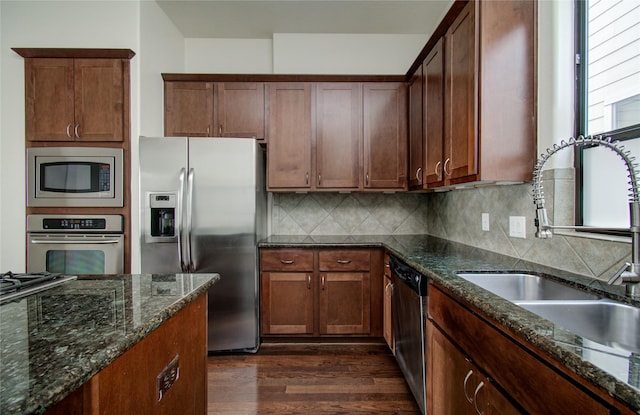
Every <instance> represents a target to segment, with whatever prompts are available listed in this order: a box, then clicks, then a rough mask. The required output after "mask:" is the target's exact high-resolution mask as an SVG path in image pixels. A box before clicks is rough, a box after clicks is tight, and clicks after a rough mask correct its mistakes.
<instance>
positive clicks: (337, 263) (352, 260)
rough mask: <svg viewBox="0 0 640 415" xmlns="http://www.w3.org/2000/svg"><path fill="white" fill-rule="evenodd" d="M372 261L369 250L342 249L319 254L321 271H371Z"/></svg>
mask: <svg viewBox="0 0 640 415" xmlns="http://www.w3.org/2000/svg"><path fill="white" fill-rule="evenodd" d="M370 261H371V252H370V251H369V250H362V249H357V250H356V249H346V250H342V249H340V250H330V251H320V252H319V253H318V262H319V269H320V271H369V268H370Z"/></svg>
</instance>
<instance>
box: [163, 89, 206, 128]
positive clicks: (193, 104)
mask: <svg viewBox="0 0 640 415" xmlns="http://www.w3.org/2000/svg"><path fill="white" fill-rule="evenodd" d="M164 108H165V112H164V135H165V136H167V137H209V136H211V135H212V131H213V126H214V123H213V83H211V82H165V83H164Z"/></svg>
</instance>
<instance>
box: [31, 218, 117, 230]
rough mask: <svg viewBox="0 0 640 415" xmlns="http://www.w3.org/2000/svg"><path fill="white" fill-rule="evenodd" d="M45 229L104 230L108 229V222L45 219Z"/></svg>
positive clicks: (43, 223) (83, 219) (99, 219)
mask: <svg viewBox="0 0 640 415" xmlns="http://www.w3.org/2000/svg"><path fill="white" fill-rule="evenodd" d="M42 227H43V228H44V229H47V230H48V229H65V230H68V229H83V230H104V229H105V228H106V227H107V221H106V220H105V219H102V218H96V219H87V218H81V219H59V218H53V219H44V220H43V221H42Z"/></svg>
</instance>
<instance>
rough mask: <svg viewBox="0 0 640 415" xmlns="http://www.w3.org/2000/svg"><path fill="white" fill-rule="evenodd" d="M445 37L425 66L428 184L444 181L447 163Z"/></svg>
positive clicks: (427, 59)
mask: <svg viewBox="0 0 640 415" xmlns="http://www.w3.org/2000/svg"><path fill="white" fill-rule="evenodd" d="M443 44H444V41H443V40H442V38H441V39H440V40H439V41H438V43H436V45H435V46H434V48H433V49H432V50H431V52H429V54H428V55H427V57H426V58H425V60H424V63H423V69H424V115H423V117H424V131H425V134H424V135H425V147H426V148H425V150H426V151H425V155H424V157H425V163H424V164H425V172H424V177H425V180H424V181H425V185H426V187H437V186H441V185H442V184H443V167H444V166H443V164H444V50H443Z"/></svg>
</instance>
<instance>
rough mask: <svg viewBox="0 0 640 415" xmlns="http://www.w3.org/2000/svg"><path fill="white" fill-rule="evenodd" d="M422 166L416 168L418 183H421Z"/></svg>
mask: <svg viewBox="0 0 640 415" xmlns="http://www.w3.org/2000/svg"><path fill="white" fill-rule="evenodd" d="M421 173H422V167H418V169H417V170H416V180H417V181H418V184H422V174H421Z"/></svg>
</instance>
